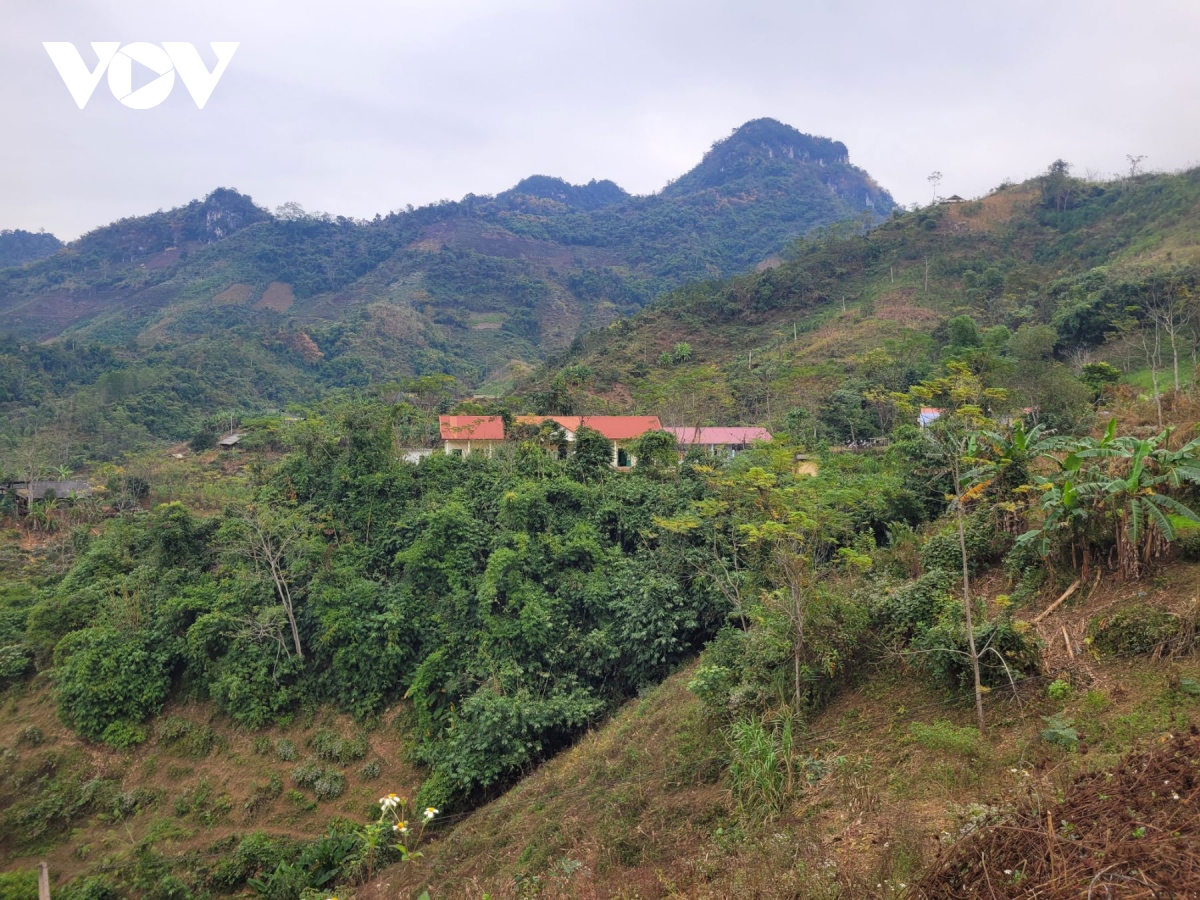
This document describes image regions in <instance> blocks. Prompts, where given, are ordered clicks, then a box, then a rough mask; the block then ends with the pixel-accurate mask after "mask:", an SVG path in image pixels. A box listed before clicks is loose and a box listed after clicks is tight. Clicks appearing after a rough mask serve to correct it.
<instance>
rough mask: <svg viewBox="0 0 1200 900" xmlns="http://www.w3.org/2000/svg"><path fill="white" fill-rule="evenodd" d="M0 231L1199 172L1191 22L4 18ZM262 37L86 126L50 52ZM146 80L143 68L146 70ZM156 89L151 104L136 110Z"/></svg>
mask: <svg viewBox="0 0 1200 900" xmlns="http://www.w3.org/2000/svg"><path fill="white" fill-rule="evenodd" d="M0 22H2V25H0V122H2V123H3V130H2V133H3V135H4V137H3V140H0V228H26V229H30V230H35V229H37V228H45V229H47V230H49V231H53V232H54V233H55V234H58V235H59V236H60V237H62V238H64V239H72V238H74V237H76V236H78V235H79V234H80V233H82V232H84V231H87V230H89V229H91V228H94V227H96V226H98V225H101V224H105V223H107V222H110V221H112V220H114V219H117V218H120V217H122V216H127V215H137V214H142V213H147V212H152V211H153V210H155V209H158V208H169V207H171V206H175V205H178V204H181V203H185V202H187V201H188V200H189V199H191V198H194V197H200V196H203V195H204V194H206V193H207V192H208V191H210V190H212V189H213V188H214V187H218V186H227V187H236V188H238V189H239V190H241V191H243V192H245V193H248V194H250V195H252V196H253V197H254V199H255V200H256V201H257V202H258V203H260V204H262V205H265V206H268V207H272V208H273V207H275V206H277V205H279V204H281V203H283V202H285V201H296V202H299V203H300V204H302V205H303V206H304V207H305V208H306V209H308V210H310V211H312V210H323V211H328V212H331V213H334V214H341V215H351V216H362V217H367V216H371V215H373V214H374V213H376V212H387V211H388V210H391V209H396V208H398V207H402V206H404V205H405V204H408V203H411V204H413V205H418V206H419V205H421V204H423V203H428V202H431V201H435V200H439V199H442V198H451V199H457V198H459V197H461V196H463V195H464V194H466V193H476V194H489V193H496V192H497V191H501V190H504V189H505V188H507V187H510V186H511V185H513V184H514V183H515V182H516V181H518V180H519V179H521V178H522V177H524V176H526V175H530V174H534V173H541V174H547V175H558V176H561V177H563V178H566V179H568V180H570V181H572V182H583V181H587V180H589V179H591V178H611V179H613V180H614V181H616V182H617V183H618V184H620V185H621V186H622V187H624V188H625V189H626V190H629V191H632V192H635V193H650V192H653V191H656V190H659V189H660V188H661V187H662V186H663V185H664V184H665V183H666V182H667V181H668V180H670V179H672V178H675V177H677V176H678V175H680V174H682V173H683V172H685V171H687V170H688V169H689V168H691V167H692V166H693V165H695V164H696V163H697V162H698V161H699V160H700V158H701V156H702V155H703V154H704V151H705V150H706V149H707V148H708V147H709V145H710V144H712V142H713V141H715V140H717V139H719V138H721V137H724V136H725V135H727V134H728V133H729V132H730V131H731V130H732V129H733V128H734V127H736V126H737V125H739V124H741V123H742V122H744V121H746V120H748V119H752V118H758V117H760V116H771V117H774V118H777V119H780V120H781V121H783V122H786V123H788V124H790V125H793V126H795V127H796V128H798V129H800V130H801V131H806V132H810V133H814V134H823V135H827V136H829V137H832V138H836V139H838V140H841V141H843V142H845V144H846V145H847V146H848V147H849V148H850V158H851V160H852V162H854V163H855V164H857V165H859V166H861V167H863V168H865V169H866V170H867V171H869V172H870V173H871V174H872V175H873V176H874V177H875V178H876V179H877V180H878V181H879V182H880V183H881V184H882V185H883V186H884V187H886V188H887V189H889V190H890V191H891V192H892V193H893V195H894V196H895V197H896V199H897V200H898V201H900V202H902V203H911V202H913V201H915V200H920V201H927V200H928V198H929V194H930V191H929V185H928V184H927V182H926V177H927V176H928V175H929V173H930V172H931V171H932V170H935V169H937V170H940V171H941V172H942V173H943V174H944V180H943V181H942V185H941V193H943V194H950V193H959V194H962V195H963V196H975V195H978V194H981V193H984V192H986V191H987V190H989V189H990V188H992V187H994V186H995V185H997V184H998V183H1000V182H1001V181H1003V180H1004V179H1005V178H1014V179H1020V178H1023V177H1026V176H1029V175H1032V174H1035V173H1036V172H1038V171H1040V170H1042V169H1044V168H1045V167H1046V165H1047V164H1048V163H1049V162H1051V161H1052V160H1054V159H1055V158H1056V157H1062V158H1064V159H1066V160H1068V161H1069V162H1071V163H1073V164H1074V165H1075V167H1076V171H1077V172H1079V173H1080V174H1085V173H1087V172H1088V171H1089V170H1090V171H1091V172H1093V173H1095V174H1108V173H1113V172H1117V171H1120V170H1123V169H1125V168H1127V163H1126V160H1125V157H1126V154H1144V155H1145V156H1146V157H1147V158H1146V161H1145V165H1146V166H1148V167H1150V168H1155V169H1177V168H1180V167H1183V166H1189V165H1194V164H1196V163H1197V162H1200V114H1198V113H1200V51H1198V48H1200V3H1198V2H1196V0H1140V2H1128V0H1126V2H1111V0H1108V2H1105V0H1069V2H1068V0H1064V2H1054V0H1037V2H1025V0H1006V2H1004V3H998V2H994V3H982V2H981V3H964V2H961V0H953V2H904V0H881V2H874V0H857V2H855V3H847V2H839V0H827V2H813V0H773V2H755V0H736V2H723V0H688V2H655V0H633V2H625V0H606V2H582V0H579V2H570V0H558V2H549V0H546V2H526V0H502V2H501V0H496V2H458V0H436V2H382V0H379V2H365V0H338V2H330V0H320V2H314V0H287V2H283V0H203V2H199V0H196V2H188V3H173V2H167V0H153V2H144V0H119V2H118V0H113V2H80V0H0ZM43 41H71V42H74V43H75V44H76V46H77V47H79V48H80V50H81V53H82V55H83V59H84V61H85V62H86V63H87V64H88V66H89V67H92V66H94V65H95V61H96V58H95V55H94V54H93V53H92V50H91V48H90V46H89V43H90V42H92V41H120V42H122V43H130V42H134V41H146V42H151V43H161V42H163V41H188V42H191V43H193V44H195V45H196V46H197V48H199V49H201V52H202V56H203V58H204V60H205V62H206V63H207V64H208V65H209V66H210V67H211V66H212V65H213V63H214V62H215V56H214V54H213V53H212V51H211V50H210V49H209V47H208V42H209V41H239V42H240V44H241V46H240V47H239V49H238V50H237V52H236V54H235V56H234V57H233V60H232V62H231V63H230V65H229V68H228V70H227V71H226V73H225V75H224V76H223V77H222V79H221V80H220V82H219V83H218V85H217V87H216V90H215V91H214V92H213V94H212V97H211V98H210V99H209V101H208V103H207V105H206V106H205V108H204V109H203V110H198V109H197V108H196V106H195V103H194V102H193V101H192V99H191V97H190V96H189V95H188V92H187V90H186V89H185V87H184V86H183V84H182V83H181V82H180V81H179V80H178V79H176V84H175V87H174V90H173V91H172V93H171V94H170V96H169V97H168V98H167V100H166V101H165V102H163V103H162V104H161V105H160V106H157V107H155V108H153V109H148V110H134V109H129V108H127V107H125V106H123V105H121V103H119V102H118V101H117V99H116V98H115V97H114V96H113V94H112V92H111V91H110V89H109V86H108V82H107V80H104V79H102V80H101V81H100V84H99V86H98V87H97V88H96V91H95V93H94V94H93V96H92V98H91V100H90V102H89V103H88V105H87V107H86V108H85V109H84V110H80V109H79V108H78V107H77V106H76V105H75V103H74V101H72V99H71V96H70V94H69V93H68V91H67V88H66V86H65V85H64V83H63V80H62V79H61V78H60V76H59V74H58V72H57V71H56V69H55V68H54V65H53V64H52V62H51V60H50V57H49V56H48V55H47V53H46V51H45V50H44V49H43V47H42V42H43ZM135 68H136V67H135ZM139 83H140V82H139V81H136V80H135V83H134V87H137V86H138V84H139Z"/></svg>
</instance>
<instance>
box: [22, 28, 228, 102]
mask: <svg viewBox="0 0 1200 900" xmlns="http://www.w3.org/2000/svg"><path fill="white" fill-rule="evenodd" d="M42 46H43V47H45V48H46V52H47V53H49V54H50V59H51V60H52V61H53V62H54V67H55V68H56V69H58V74H59V75H61V76H62V80H63V81H64V82H66V85H67V90H68V91H70V92H71V97H72V98H74V100H75V103H76V104H77V105H78V106H79V108H80V109H83V108H84V107H85V106H87V102H88V100H90V99H91V96H92V92H93V91H95V90H96V85H98V84H99V83H100V78H101V76H102V75H104V72H105V71H106V70H107V71H108V89H109V90H110V91H112V93H113V96H114V97H116V98H117V99H118V100H120V101H121V102H122V103H124V104H125V105H126V106H128V107H129V108H130V109H151V108H153V107H155V106H158V104H160V103H162V102H163V101H164V100H166V99H167V95H168V94H170V93H171V88H173V87H174V86H175V73H176V72H178V73H179V77H180V78H181V79H182V80H183V86H184V87H186V88H187V89H188V93H189V94H191V95H192V99H193V100H195V101H196V108H197V109H204V104H205V103H207V102H208V98H209V97H211V96H212V92H213V88H215V87H216V86H217V82H218V81H220V80H221V76H222V75H224V74H225V69H226V68H227V67H228V66H229V61H230V60H231V59H233V52H234V51H235V50H237V48H238V42H236V41H233V42H230V41H223V42H217V41H214V42H212V43H210V44H209V45H208V46H210V47H212V50H213V53H215V54H216V55H217V64H216V66H215V67H214V68H213V70H212V71H211V72H210V71H208V68H207V67H206V66H205V65H204V61H203V60H202V59H201V58H200V54H199V53H198V52H196V48H195V47H193V46H192V45H191V44H187V43H183V42H180V41H163V43H162V46H161V47H160V46H159V45H158V44H147V43H145V42H144V41H137V42H135V43H132V44H125V45H124V46H122V44H121V42H120V41H93V42H92V50H93V51H95V53H96V59H97V62H96V67H95V68H94V69H89V68H88V66H87V63H85V62H84V61H83V57H82V56H80V55H79V51H78V50H76V49H75V45H74V44H72V43H69V42H67V41H45V42H43V44H42ZM134 63H138V64H139V65H142V66H145V67H146V68H147V69H149V70H150V71H151V72H153V73H154V74H155V75H157V76H158V77H156V78H154V79H152V80H151V81H149V82H147V83H146V84H143V85H142V86H141V87H139V88H138V89H137V90H136V91H135V90H134V89H133V64H134Z"/></svg>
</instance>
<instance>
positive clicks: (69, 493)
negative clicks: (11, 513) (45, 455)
mask: <svg viewBox="0 0 1200 900" xmlns="http://www.w3.org/2000/svg"><path fill="white" fill-rule="evenodd" d="M9 492H11V495H12V496H13V498H14V499H15V500H16V503H17V508H18V509H28V508H29V504H30V503H31V502H39V503H40V502H45V501H47V500H56V499H57V500H74V499H78V498H80V497H88V496H91V493H92V486H91V485H90V484H88V483H87V482H86V481H34V482H26V481H14V482H13V483H12V484H10V485H0V493H9Z"/></svg>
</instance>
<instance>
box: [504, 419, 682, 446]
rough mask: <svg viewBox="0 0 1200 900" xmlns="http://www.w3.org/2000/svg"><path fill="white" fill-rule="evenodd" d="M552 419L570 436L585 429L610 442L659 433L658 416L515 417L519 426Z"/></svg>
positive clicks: (660, 428)
mask: <svg viewBox="0 0 1200 900" xmlns="http://www.w3.org/2000/svg"><path fill="white" fill-rule="evenodd" d="M547 419H553V420H554V421H555V422H557V423H558V424H559V425H561V426H562V427H563V428H565V429H566V430H567V431H569V432H571V433H572V434H574V433H576V432H578V431H579V429H580V428H583V427H587V428H591V429H593V430H595V431H598V432H600V433H601V434H602V435H604V436H605V437H606V438H608V439H609V440H610V441H628V440H631V439H633V438H636V437H641V436H642V435H643V434H645V433H646V432H647V431H661V430H662V423H661V422H659V421H658V416H517V422H518V423H520V424H521V425H540V424H541V423H542V422H544V421H546V420H547Z"/></svg>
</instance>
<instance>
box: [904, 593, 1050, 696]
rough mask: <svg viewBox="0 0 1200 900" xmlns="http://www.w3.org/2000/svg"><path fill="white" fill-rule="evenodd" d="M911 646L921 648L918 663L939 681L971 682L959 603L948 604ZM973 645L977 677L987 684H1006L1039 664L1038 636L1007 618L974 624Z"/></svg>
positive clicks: (953, 682)
mask: <svg viewBox="0 0 1200 900" xmlns="http://www.w3.org/2000/svg"><path fill="white" fill-rule="evenodd" d="M913 647H914V648H915V649H917V650H919V651H920V666H921V667H922V668H924V669H925V670H926V671H928V672H930V673H932V674H933V675H934V677H936V678H938V679H939V680H940V681H943V682H945V683H947V684H951V685H955V686H957V687H967V686H969V685H971V684H973V683H974V674H973V671H972V667H971V654H970V645H969V644H968V642H967V629H966V626H965V625H964V624H963V619H962V606H961V604H960V603H959V602H957V601H950V602H949V603H947V605H946V606H944V607H943V609H942V611H941V614H940V615H939V616H938V621H937V623H936V624H935V625H934V626H933V627H931V628H929V629H928V630H927V631H926V632H925V633H924V634H923V635H921V636H920V637H919V638H918V639H917V640H915V641H914V642H913ZM975 647H976V649H977V650H978V652H979V677H980V680H981V681H982V682H983V684H984V685H987V686H992V687H995V686H999V685H1005V684H1008V683H1009V681H1010V678H1011V679H1012V680H1014V681H1015V680H1018V679H1020V678H1021V677H1022V676H1024V675H1031V674H1035V673H1037V672H1038V670H1039V667H1040V665H1041V659H1040V654H1039V652H1038V646H1037V639H1036V638H1035V637H1034V636H1033V634H1032V633H1031V632H1030V631H1029V630H1028V629H1027V628H1025V627H1024V625H1023V623H1018V622H1014V621H1013V620H1012V619H1009V618H1007V617H1000V618H996V619H992V620H991V621H990V622H986V623H984V624H983V625H977V626H976V627H975Z"/></svg>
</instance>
